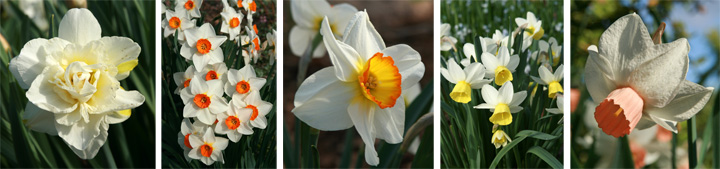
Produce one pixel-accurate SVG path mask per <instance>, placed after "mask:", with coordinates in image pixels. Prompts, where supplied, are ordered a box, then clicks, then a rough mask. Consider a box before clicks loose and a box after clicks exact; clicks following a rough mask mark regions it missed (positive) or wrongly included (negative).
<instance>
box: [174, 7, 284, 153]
mask: <svg viewBox="0 0 720 169" xmlns="http://www.w3.org/2000/svg"><path fill="white" fill-rule="evenodd" d="M222 2H223V10H222V13H220V15H221V16H222V22H221V23H220V24H221V28H220V32H221V33H223V34H216V32H215V28H213V25H212V24H211V23H203V24H202V25H201V26H199V27H198V26H197V25H196V21H195V19H194V18H199V17H201V15H202V13H201V12H200V10H199V9H200V6H201V5H202V4H203V3H202V1H201V0H179V1H177V4H175V8H174V11H171V10H167V11H166V12H165V18H164V20H163V27H165V29H164V31H165V33H164V35H165V37H168V36H171V35H172V36H175V37H176V38H177V41H178V43H180V45H182V47H181V49H180V53H179V54H180V55H181V56H182V57H184V58H185V59H187V60H189V61H190V60H191V61H192V65H191V66H189V67H188V68H187V70H185V71H184V72H177V73H175V74H173V79H174V81H175V84H176V85H177V86H178V88H177V89H176V90H175V94H178V95H180V97H181V99H182V101H183V103H184V104H185V106H184V108H183V112H182V114H183V117H184V118H185V119H183V121H182V123H181V131H180V132H179V133H178V144H179V146H181V147H182V148H183V150H184V155H185V158H186V160H187V161H190V160H192V159H197V160H200V161H202V162H203V163H204V164H205V165H211V164H213V163H214V162H215V161H219V162H222V163H224V159H223V153H222V151H223V150H224V149H225V148H226V147H227V145H228V139H229V140H230V141H232V142H238V141H240V138H241V137H242V136H243V135H251V134H253V128H260V129H265V127H266V126H267V125H268V124H267V123H268V122H267V119H266V117H265V116H266V115H267V114H268V113H269V112H270V111H271V110H272V107H273V104H272V103H270V102H266V101H264V100H263V99H262V97H261V91H260V89H262V88H263V86H265V82H266V79H265V78H262V77H258V76H257V74H256V72H255V69H254V68H253V65H252V64H253V63H257V61H258V60H259V59H260V57H261V56H260V55H261V53H262V51H269V52H267V53H268V55H270V56H271V58H270V60H274V58H273V57H274V56H275V54H274V52H275V50H274V46H275V31H274V30H272V32H270V33H267V36H266V39H267V40H266V42H264V43H261V41H260V36H259V35H258V34H259V33H260V32H259V30H258V28H257V25H255V24H253V17H252V15H253V14H255V13H256V10H257V4H256V3H255V2H254V1H253V0H244V1H238V2H235V1H232V2H233V3H234V4H233V5H230V4H229V3H227V2H226V1H222ZM243 21H245V24H243ZM228 40H229V41H228ZM226 43H230V44H227V45H223V44H226ZM235 44H237V45H238V46H239V47H240V48H241V50H242V56H243V60H244V62H245V66H244V67H242V68H240V69H228V67H227V65H226V63H225V61H224V58H225V55H224V54H223V50H222V48H221V47H222V46H229V45H235ZM238 53H239V52H238ZM230 55H231V54H230ZM227 98H230V101H227ZM216 135H225V136H226V137H227V138H224V137H218V136H216Z"/></svg>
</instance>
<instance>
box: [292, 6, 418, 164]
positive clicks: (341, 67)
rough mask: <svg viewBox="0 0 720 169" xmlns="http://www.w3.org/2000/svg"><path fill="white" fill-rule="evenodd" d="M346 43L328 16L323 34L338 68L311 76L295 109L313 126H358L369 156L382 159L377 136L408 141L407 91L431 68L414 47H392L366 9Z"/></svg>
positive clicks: (371, 159) (374, 160)
mask: <svg viewBox="0 0 720 169" xmlns="http://www.w3.org/2000/svg"><path fill="white" fill-rule="evenodd" d="M350 21H351V22H350V24H349V25H350V27H348V28H347V29H345V33H344V35H345V36H344V38H343V40H342V41H339V40H336V39H335V35H334V33H333V29H332V28H331V26H330V23H329V20H328V18H327V17H326V18H325V19H324V20H323V22H322V28H321V34H322V36H323V39H324V43H325V47H326V48H327V49H328V53H329V55H330V60H331V61H332V63H333V66H331V67H326V68H324V69H321V70H319V71H317V72H315V73H314V74H312V75H310V76H309V77H308V78H307V79H305V81H303V83H302V84H301V85H300V88H299V89H298V91H297V93H296V94H295V101H294V105H295V108H294V109H293V110H292V112H293V113H294V114H295V116H296V117H298V119H300V120H302V121H303V122H305V123H307V124H308V125H310V126H311V127H313V128H316V129H319V130H325V131H333V130H344V129H347V128H350V127H353V126H355V129H356V130H357V131H358V133H359V134H360V137H361V138H362V140H363V142H364V143H365V145H366V146H365V160H366V162H367V163H368V164H370V165H372V166H376V165H378V164H379V163H380V159H379V158H378V154H377V152H376V151H375V146H374V145H375V139H376V138H380V139H384V140H385V141H386V142H388V143H390V144H397V143H400V142H402V141H403V133H404V131H403V130H404V129H403V126H404V122H405V101H404V99H403V97H402V96H401V94H402V93H404V92H405V90H407V89H409V88H410V87H412V86H414V85H416V84H417V83H418V81H419V80H420V78H422V76H423V73H424V72H425V66H424V65H423V64H422V62H421V61H420V55H419V54H418V53H417V51H415V50H414V49H412V48H411V47H410V46H407V45H404V44H400V45H395V46H391V47H388V48H386V47H385V42H383V40H382V37H380V34H378V33H377V31H376V30H375V28H374V26H373V25H372V23H371V22H370V20H369V18H368V15H367V13H365V12H364V11H361V12H357V13H355V16H354V17H353V18H352V19H351V20H350Z"/></svg>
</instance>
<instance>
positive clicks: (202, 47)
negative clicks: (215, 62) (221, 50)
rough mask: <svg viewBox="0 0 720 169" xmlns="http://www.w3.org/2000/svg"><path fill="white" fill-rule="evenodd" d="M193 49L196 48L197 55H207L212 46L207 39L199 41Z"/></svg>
mask: <svg viewBox="0 0 720 169" xmlns="http://www.w3.org/2000/svg"><path fill="white" fill-rule="evenodd" d="M195 47H196V48H197V50H198V52H199V53H201V54H207V53H209V52H210V49H212V44H211V43H210V41H209V40H207V39H199V40H198V41H197V44H196V45H195Z"/></svg>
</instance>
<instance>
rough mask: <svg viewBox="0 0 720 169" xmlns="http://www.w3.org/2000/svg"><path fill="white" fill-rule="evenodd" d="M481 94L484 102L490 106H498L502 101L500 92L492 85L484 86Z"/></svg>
mask: <svg viewBox="0 0 720 169" xmlns="http://www.w3.org/2000/svg"><path fill="white" fill-rule="evenodd" d="M481 93H482V98H483V100H485V102H486V103H488V104H491V105H497V104H498V102H499V101H500V99H498V91H497V90H496V89H495V88H494V87H492V86H490V85H485V86H483V87H482V92H481Z"/></svg>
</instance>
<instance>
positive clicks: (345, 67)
mask: <svg viewBox="0 0 720 169" xmlns="http://www.w3.org/2000/svg"><path fill="white" fill-rule="evenodd" d="M320 32H321V33H322V35H323V42H324V43H325V47H327V49H328V54H329V55H330V60H331V61H332V63H333V68H334V69H335V74H336V76H337V78H338V79H340V80H342V81H354V80H356V79H357V77H355V76H354V75H355V74H357V72H359V71H360V70H359V69H358V68H359V64H360V63H361V62H362V61H361V60H360V59H361V57H362V56H360V55H359V54H358V53H357V52H356V51H355V49H353V48H352V47H350V46H349V45H347V44H345V43H342V42H339V41H337V40H335V36H334V35H333V34H332V32H330V25H328V20H327V17H326V18H325V19H324V20H323V22H322V28H321V31H320Z"/></svg>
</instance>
